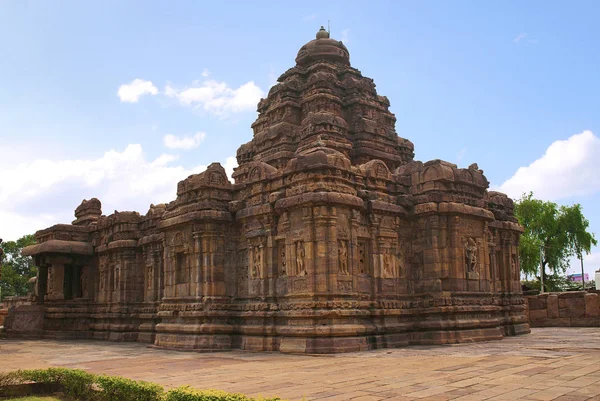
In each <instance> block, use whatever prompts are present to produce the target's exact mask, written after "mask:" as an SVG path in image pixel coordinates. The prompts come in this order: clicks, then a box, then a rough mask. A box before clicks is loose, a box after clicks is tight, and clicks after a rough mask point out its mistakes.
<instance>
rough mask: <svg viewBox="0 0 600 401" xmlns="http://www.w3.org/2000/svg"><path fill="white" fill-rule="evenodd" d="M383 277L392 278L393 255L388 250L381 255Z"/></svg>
mask: <svg viewBox="0 0 600 401" xmlns="http://www.w3.org/2000/svg"><path fill="white" fill-rule="evenodd" d="M383 276H384V277H387V278H393V277H394V276H395V275H394V255H392V253H391V251H390V250H389V249H386V251H385V253H384V254H383Z"/></svg>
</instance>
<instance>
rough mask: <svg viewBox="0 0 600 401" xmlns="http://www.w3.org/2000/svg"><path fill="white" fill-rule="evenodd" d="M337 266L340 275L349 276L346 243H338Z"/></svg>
mask: <svg viewBox="0 0 600 401" xmlns="http://www.w3.org/2000/svg"><path fill="white" fill-rule="evenodd" d="M338 265H339V267H340V269H339V270H340V274H346V275H347V274H350V273H349V272H348V246H347V245H346V241H338Z"/></svg>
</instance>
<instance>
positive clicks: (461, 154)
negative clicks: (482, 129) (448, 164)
mask: <svg viewBox="0 0 600 401" xmlns="http://www.w3.org/2000/svg"><path fill="white" fill-rule="evenodd" d="M465 153H467V148H462V149H461V150H459V151H458V153H457V155H456V164H457V165H460V164H461V163H462V161H463V159H464V158H465Z"/></svg>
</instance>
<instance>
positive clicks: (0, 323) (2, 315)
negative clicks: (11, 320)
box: [0, 309, 8, 326]
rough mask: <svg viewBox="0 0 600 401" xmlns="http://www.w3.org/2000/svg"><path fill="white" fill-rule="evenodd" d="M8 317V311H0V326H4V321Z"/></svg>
mask: <svg viewBox="0 0 600 401" xmlns="http://www.w3.org/2000/svg"><path fill="white" fill-rule="evenodd" d="M7 315H8V309H0V326H4V319H6V316H7Z"/></svg>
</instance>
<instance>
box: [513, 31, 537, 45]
mask: <svg viewBox="0 0 600 401" xmlns="http://www.w3.org/2000/svg"><path fill="white" fill-rule="evenodd" d="M528 38H529V39H528ZM513 43H526V44H530V45H536V44H537V43H538V40H537V39H533V38H531V37H530V36H529V34H527V33H520V34H518V35H517V36H515V37H514V38H513Z"/></svg>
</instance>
